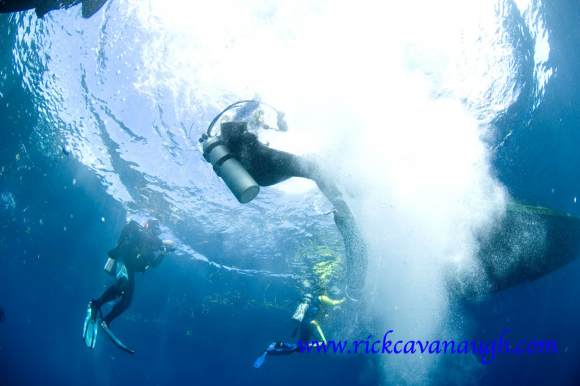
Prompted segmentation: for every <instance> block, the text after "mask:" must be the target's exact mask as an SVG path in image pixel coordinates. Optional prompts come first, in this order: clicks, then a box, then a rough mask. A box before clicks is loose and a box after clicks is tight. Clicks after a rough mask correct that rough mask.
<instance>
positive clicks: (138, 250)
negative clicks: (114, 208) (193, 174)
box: [83, 220, 174, 353]
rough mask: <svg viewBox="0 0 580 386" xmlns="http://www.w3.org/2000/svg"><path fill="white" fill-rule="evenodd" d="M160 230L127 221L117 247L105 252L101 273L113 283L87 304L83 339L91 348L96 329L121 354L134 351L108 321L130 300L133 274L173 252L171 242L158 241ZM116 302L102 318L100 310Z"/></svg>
mask: <svg viewBox="0 0 580 386" xmlns="http://www.w3.org/2000/svg"><path fill="white" fill-rule="evenodd" d="M160 234H161V229H160V225H159V222H158V221H157V220H147V221H146V222H145V225H144V226H141V225H140V224H139V223H137V222H136V221H131V222H129V223H128V224H127V225H125V227H124V228H123V230H122V232H121V236H120V237H119V241H118V243H117V246H116V247H115V248H114V249H112V250H110V251H109V253H108V259H107V263H106V264H105V271H106V272H107V273H109V274H111V275H112V276H114V278H115V282H114V283H113V284H112V285H111V286H110V287H109V288H107V289H106V290H105V292H104V293H103V294H102V295H101V296H100V297H99V298H98V299H93V300H91V301H90V302H89V304H88V307H87V316H86V318H85V322H84V326H83V340H84V342H85V345H86V346H87V347H89V348H95V344H96V341H97V333H98V330H99V327H101V328H102V329H103V331H105V333H106V334H107V336H109V338H110V339H111V340H112V341H113V343H115V345H117V346H118V347H119V348H121V349H122V350H124V351H127V352H129V353H134V352H135V351H134V350H132V349H131V348H129V347H128V346H126V345H125V344H124V343H123V342H122V341H121V340H120V339H119V338H117V337H116V336H115V334H113V332H112V331H111V329H110V325H111V322H112V321H113V320H114V319H115V318H117V317H118V316H119V315H121V314H122V313H123V312H125V310H127V308H129V306H130V305H131V301H132V299H133V292H134V289H135V273H137V272H145V271H148V270H149V269H151V268H154V267H157V266H158V265H159V264H160V263H161V261H162V260H163V258H164V257H165V256H166V255H167V254H168V253H169V252H172V251H173V250H174V248H173V242H172V241H171V240H161V239H160V238H159V236H160ZM113 301H116V303H115V304H114V305H113V308H112V309H111V311H110V312H109V313H108V314H107V315H106V316H104V317H103V315H102V312H101V307H102V306H103V305H104V304H106V303H109V302H113Z"/></svg>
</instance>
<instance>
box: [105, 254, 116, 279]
mask: <svg viewBox="0 0 580 386" xmlns="http://www.w3.org/2000/svg"><path fill="white" fill-rule="evenodd" d="M116 266H117V260H115V259H112V258H110V257H107V262H106V263H105V267H104V268H103V269H104V270H105V272H107V273H108V274H109V275H111V276H115V274H116V270H115V267H116Z"/></svg>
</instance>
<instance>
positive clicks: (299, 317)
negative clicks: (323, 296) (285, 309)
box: [292, 294, 312, 323]
mask: <svg viewBox="0 0 580 386" xmlns="http://www.w3.org/2000/svg"><path fill="white" fill-rule="evenodd" d="M311 303H312V295H311V294H306V295H304V299H303V300H302V303H300V304H299V305H298V307H296V311H294V315H292V319H294V320H295V321H297V322H298V323H302V321H303V320H304V316H305V315H306V311H308V308H310V304H311Z"/></svg>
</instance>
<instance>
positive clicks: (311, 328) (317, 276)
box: [254, 247, 347, 369]
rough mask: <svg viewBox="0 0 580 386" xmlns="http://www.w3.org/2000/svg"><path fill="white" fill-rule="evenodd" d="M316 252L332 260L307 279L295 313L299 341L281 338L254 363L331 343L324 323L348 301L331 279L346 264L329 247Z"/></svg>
mask: <svg viewBox="0 0 580 386" xmlns="http://www.w3.org/2000/svg"><path fill="white" fill-rule="evenodd" d="M314 253H315V254H316V255H317V256H318V257H326V258H328V259H327V260H323V261H320V262H318V263H316V264H314V266H313V269H312V274H311V275H309V276H310V278H307V279H306V280H304V282H303V286H304V288H303V291H304V293H305V294H304V296H303V299H302V301H301V302H300V304H299V305H298V306H297V307H296V310H295V311H294V314H293V315H292V323H293V324H294V329H293V331H292V333H291V334H290V337H291V339H292V341H293V342H296V343H291V342H288V341H286V342H285V341H281V340H279V341H274V342H272V343H270V344H269V345H268V347H267V348H266V351H264V353H263V354H262V355H260V356H259V357H258V358H257V359H256V361H255V362H254V368H256V369H258V368H260V367H262V365H263V364H264V362H265V361H266V358H267V357H268V356H269V355H274V356H278V355H290V354H293V353H296V352H298V353H300V352H304V351H306V350H309V349H310V348H312V349H314V350H316V348H317V347H319V345H320V344H325V345H326V344H327V340H326V335H325V334H324V330H323V328H322V325H323V324H324V323H326V322H330V321H331V320H330V319H331V317H332V316H333V315H334V314H335V313H336V312H337V311H338V310H340V309H341V306H342V305H343V304H344V303H345V302H346V301H347V299H346V298H345V297H343V296H341V295H340V293H339V292H340V291H339V290H337V288H336V287H334V286H332V287H331V286H330V283H331V281H332V280H334V279H335V278H336V277H337V276H340V275H339V271H340V270H341V269H342V265H343V264H342V259H341V258H340V256H338V255H336V254H334V253H333V252H332V251H331V250H330V249H328V248H324V247H319V248H317V250H316V251H314ZM313 283H314V285H313ZM313 294H314V296H313ZM331 296H332V297H331Z"/></svg>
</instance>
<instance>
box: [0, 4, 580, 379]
mask: <svg viewBox="0 0 580 386" xmlns="http://www.w3.org/2000/svg"><path fill="white" fill-rule="evenodd" d="M502 3H503V2H502ZM506 3H508V4H512V6H513V3H512V2H506ZM536 4H541V6H540V7H539V9H540V10H541V16H542V19H543V21H544V23H545V30H546V31H547V35H548V36H549V38H548V40H549V46H550V54H549V61H548V62H547V64H546V65H547V66H548V67H550V68H552V69H554V73H553V75H552V76H551V77H550V79H549V81H548V82H547V83H546V85H545V90H544V92H543V93H538V92H537V87H538V86H537V85H535V80H534V74H533V71H532V69H531V67H530V66H528V67H525V63H528V64H529V63H530V61H532V62H533V56H534V39H533V38H532V37H531V36H530V35H529V32H526V31H524V32H522V33H521V36H520V38H519V40H517V42H516V43H515V45H516V46H517V48H518V49H517V50H516V55H520V56H521V57H520V59H521V63H524V70H521V71H519V72H518V74H517V76H518V84H519V86H520V87H521V94H520V97H519V98H518V99H517V100H516V101H515V102H514V103H513V104H511V105H510V106H509V107H508V108H507V109H505V110H504V111H502V112H501V113H499V114H497V116H495V117H494V119H493V127H494V135H493V139H491V140H490V143H489V147H490V148H491V149H494V150H493V151H492V152H491V164H492V167H493V174H494V175H495V176H496V177H497V178H498V180H499V181H500V182H501V183H502V184H503V186H504V187H505V188H506V189H507V191H509V193H510V194H511V195H512V196H513V197H517V198H518V199H519V200H521V201H524V202H526V203H530V204H534V205H541V206H545V207H549V208H553V209H556V210H559V211H561V212H566V213H570V214H572V215H577V216H580V207H579V205H580V203H577V202H576V201H577V200H576V197H578V199H580V186H579V181H580V168H578V165H580V152H578V150H577V148H578V144H579V143H580V107H578V106H579V104H578V101H579V100H580V72H579V71H577V70H580V67H579V65H578V63H580V52H579V51H578V49H577V44H578V41H580V5H579V4H578V3H577V2H576V1H573V0H554V1H550V2H545V3H540V2H536ZM126 5H127V3H125V2H119V4H117V3H113V2H111V4H109V5H108V6H107V7H106V9H104V10H103V11H102V12H101V14H99V15H98V16H97V17H95V18H93V19H91V20H88V21H85V20H82V19H80V16H79V14H78V10H75V9H70V10H67V11H62V12H56V13H54V15H49V16H47V17H46V18H45V19H44V20H37V19H36V17H35V16H34V15H33V13H23V14H18V15H2V16H0V36H2V38H1V39H0V129H1V134H0V135H1V136H0V194H1V197H0V200H1V201H0V385H6V386H11V385H46V384H51V385H52V384H54V385H133V384H145V385H182V384H197V385H223V384H231V385H242V384H243V385H263V384H282V385H295V384H297V383H309V384H315V385H359V384H360V385H367V384H406V382H409V381H405V379H406V378H405V377H404V376H401V375H400V374H385V372H384V371H383V370H382V362H383V361H384V360H387V361H388V360H389V359H388V358H387V359H385V358H380V356H365V355H362V356H357V357H345V356H339V355H313V356H308V357H305V356H301V355H293V356H288V357H282V358H271V359H269V360H268V362H267V363H266V365H265V366H264V367H263V368H262V369H260V370H255V369H253V368H252V366H251V364H252V363H253V361H254V359H255V358H256V357H257V356H258V355H260V353H262V352H263V350H264V348H265V347H266V345H267V344H268V343H269V342H271V341H272V339H274V337H278V336H286V335H287V333H288V331H289V329H290V328H291V323H290V320H289V316H290V315H291V313H292V312H293V310H294V307H295V306H296V304H297V302H298V301H299V299H300V297H301V287H300V284H299V283H300V278H301V277H302V276H304V275H307V272H309V264H312V262H310V261H298V262H296V261H295V260H294V256H295V251H296V250H297V249H298V248H299V247H300V246H301V245H302V244H304V242H305V241H304V240H310V241H312V242H315V243H325V244H329V245H332V246H338V247H337V248H340V241H339V238H338V236H337V235H336V234H335V232H334V230H333V224H332V221H331V220H330V219H329V218H328V217H324V216H322V215H320V216H319V215H317V214H316V213H315V214H313V215H311V214H310V212H309V211H311V212H313V213H314V212H315V210H314V209H313V208H314V207H315V206H316V205H314V204H312V202H313V201H316V200H317V199H318V200H319V197H318V196H317V195H316V193H312V192H311V191H309V193H307V194H305V196H303V195H291V196H289V197H286V196H284V197H285V198H284V199H283V204H280V203H279V202H280V201H279V200H280V197H281V196H282V195H283V193H280V192H275V191H274V192H273V191H268V190H266V191H265V192H263V195H262V196H261V197H262V199H261V201H260V202H258V203H256V204H255V206H254V207H252V208H253V209H252V212H251V213H250V214H249V215H248V214H247V212H243V211H242V210H241V209H239V206H238V204H237V203H236V202H235V201H233V200H232V199H231V197H230V196H229V192H228V191H227V190H226V189H225V188H224V187H223V186H222V185H221V184H220V182H219V180H217V179H216V178H214V176H213V174H212V173H213V172H212V171H211V169H210V168H209V167H208V166H207V165H206V164H205V163H204V162H203V160H202V159H201V155H200V153H199V151H198V149H197V147H196V146H197V145H196V143H195V142H196V138H197V136H198V135H199V134H200V133H201V132H202V131H203V129H204V127H205V125H206V124H207V122H209V120H210V119H211V117H212V116H213V115H214V114H215V113H217V112H218V111H219V107H222V106H225V104H226V103H225V102H226V101H228V102H229V101H232V100H234V99H235V97H236V96H237V95H235V93H234V95H225V94H224V95H223V96H222V99H218V101H217V102H215V99H214V100H212V102H211V103H210V102H206V101H204V94H203V92H201V91H203V89H202V88H201V86H200V90H201V91H200V92H199V94H195V95H194V98H191V96H183V98H186V97H187V98H188V99H187V103H185V102H183V104H187V105H190V106H192V108H191V110H189V111H188V110H185V109H184V106H183V104H180V103H177V102H176V99H175V96H174V95H173V94H172V91H171V90H163V89H160V91H159V93H158V94H155V95H153V96H151V95H148V94H147V93H138V92H136V91H135V88H134V87H133V86H132V85H133V84H135V83H138V82H139V81H142V80H143V79H140V78H139V76H138V75H139V74H140V72H141V71H144V68H145V66H144V64H143V62H142V59H141V58H140V57H139V55H140V53H141V52H140V51H139V45H138V44H137V43H135V41H139V42H143V41H145V42H146V41H148V39H151V40H153V38H154V37H152V35H154V34H155V31H154V30H153V31H151V30H148V31H140V30H133V29H132V28H133V27H132V26H131V25H130V24H129V23H124V20H123V19H122V15H126V14H123V13H122V12H121V11H122V10H124V9H125V8H126ZM133 5H135V4H133ZM137 6H138V3H137ZM513 19H514V18H506V21H505V23H510V22H512V23H516V21H514V20H513ZM516 19H517V18H516ZM514 29H516V27H514ZM516 35H517V34H515V35H514V36H516ZM164 38H167V37H164ZM131 39H136V40H135V41H133V44H132V43H131ZM514 39H515V38H514ZM200 60H203V59H200ZM532 66H533V63H532ZM52 71H56V75H51V72H52ZM163 91H165V92H163ZM232 93H233V92H232ZM208 98H209V97H208ZM178 99H179V98H178ZM151 100H153V102H151ZM214 102H215V103H214ZM221 102H223V103H221ZM253 205H254V204H253ZM322 206H324V204H322ZM272 207H273V208H274V210H272ZM304 207H307V208H308V210H307V211H306V214H305V213H304V212H303V209H300V208H304ZM299 210H301V212H298V211H299ZM324 211H325V208H322V209H320V211H319V212H318V213H322V212H324ZM128 216H129V217H135V218H138V219H141V218H144V217H147V216H155V217H158V218H160V220H161V222H162V224H163V225H164V230H165V232H166V234H168V235H170V236H171V237H172V238H175V239H177V240H179V242H178V244H179V251H180V252H179V253H178V256H176V257H175V258H168V259H166V260H165V261H164V262H163V264H162V265H161V266H160V267H159V268H157V269H155V270H153V271H151V272H148V273H147V274H145V275H143V276H141V275H139V276H138V277H137V284H136V285H137V288H136V293H135V298H134V302H133V304H132V306H131V308H130V309H129V311H128V312H127V313H126V314H125V315H124V316H123V317H121V318H120V319H119V320H118V321H117V322H116V323H115V331H116V332H117V333H118V334H119V336H122V337H123V339H124V340H125V341H126V342H129V343H130V345H132V346H133V347H135V348H136V349H137V354H135V355H134V356H129V355H126V354H125V353H123V352H121V351H120V350H118V349H117V348H115V347H114V346H113V345H111V344H110V342H108V341H106V340H105V337H104V336H102V335H101V336H100V339H99V342H98V345H97V348H96V349H95V350H94V351H91V350H88V349H86V347H84V345H83V343H82V341H81V328H82V322H83V319H84V313H85V309H86V303H87V301H88V300H89V299H90V298H91V297H94V296H96V295H98V294H99V293H100V292H101V291H102V290H103V289H104V288H105V287H106V286H107V285H108V283H109V282H108V278H107V277H106V275H105V274H104V273H103V271H102V266H103V264H104V260H105V255H106V252H107V251H108V250H109V249H111V248H112V247H113V246H114V245H115V242H116V240H117V237H118V235H119V232H120V230H121V228H122V226H123V224H124V223H125V221H126V218H127V217H128ZM232 217H233V218H235V219H236V220H235V221H234V220H232ZM264 217H267V219H263V218H264ZM240 219H241V220H240ZM272 224H273V225H272ZM270 225H271V226H272V227H273V228H267V226H270ZM254 228H256V229H254ZM333 232H334V233H333ZM578 275H580V263H579V262H573V263H571V264H569V265H567V266H566V267H564V268H562V269H560V270H558V271H556V272H554V273H552V274H550V275H548V276H546V277H544V278H542V279H540V280H538V281H536V282H533V283H529V284H525V285H521V286H519V287H517V288H514V289H511V290H509V291H505V292H502V293H498V294H495V295H492V296H490V297H487V298H484V299H482V300H480V301H478V302H474V303H469V304H458V305H453V306H452V307H451V311H452V313H453V315H455V316H454V318H453V320H454V323H456V324H460V325H461V323H462V322H461V321H462V320H463V319H465V320H466V321H467V320H468V321H469V324H470V329H469V332H468V333H467V335H468V336H472V337H473V336H475V337H482V338H493V337H496V336H497V335H498V333H499V332H500V331H501V330H502V329H504V328H510V329H511V330H512V331H514V332H516V334H515V335H517V336H522V337H533V338H535V337H540V338H541V337H543V338H546V337H549V338H553V339H556V340H557V342H558V347H559V353H558V354H555V355H545V356H534V357H529V356H526V357H509V356H502V357H501V358H498V359H496V360H495V361H494V362H493V363H492V364H490V365H487V366H485V365H481V364H479V363H477V364H476V365H473V363H472V364H470V368H469V369H458V367H463V366H464V365H465V362H463V361H462V362H459V361H458V362H453V361H444V362H443V363H441V364H440V365H438V366H437V367H436V368H435V369H434V370H432V371H431V373H430V375H429V376H428V377H425V378H424V379H422V380H421V381H417V382H419V384H426V385H448V384H454V385H455V384H457V385H470V384H474V385H479V384H496V385H504V384H506V385H507V384H530V385H548V384H549V385H578V384H580V370H579V368H578V365H579V363H580V361H579V359H578V358H579V357H580V333H579V332H578V328H577V326H578V325H579V324H580V312H578V305H577V302H576V299H577V297H576V296H577V294H578V293H579V292H580V284H578V283H579V282H578V281H577V280H576V278H577V277H578ZM408 285H409V288H413V285H414V283H408ZM392 291H393V293H394V296H397V291H401V292H402V291H408V289H404V288H393V290H392ZM2 315H3V317H2ZM362 315H363V316H362V319H363V320H365V322H363V323H361V326H359V327H357V329H356V331H355V333H356V337H366V336H367V335H368V334H369V333H372V334H376V335H378V334H382V332H383V331H382V330H381V331H370V330H369V329H372V327H368V326H377V322H373V321H372V320H373V316H372V313H364V312H363V314H362ZM351 316H352V315H351ZM338 318H339V319H340V323H342V324H349V323H350V320H349V319H348V318H349V315H348V314H346V315H339V316H338ZM369 320H370V321H369ZM340 323H338V324H340ZM465 323H466V324H467V322H465ZM378 324H379V325H380V323H378ZM389 328H395V329H396V328H397V326H385V329H389ZM381 329H382V327H381ZM343 331H351V332H352V330H348V329H347V330H343ZM344 338H349V337H348V336H345V337H344ZM474 362H477V361H476V360H475V361H474Z"/></svg>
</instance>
